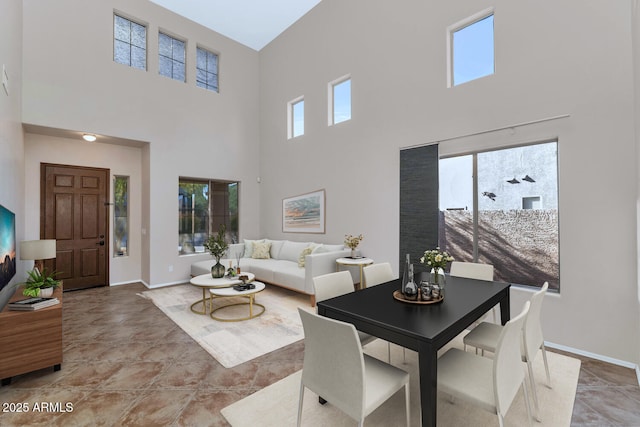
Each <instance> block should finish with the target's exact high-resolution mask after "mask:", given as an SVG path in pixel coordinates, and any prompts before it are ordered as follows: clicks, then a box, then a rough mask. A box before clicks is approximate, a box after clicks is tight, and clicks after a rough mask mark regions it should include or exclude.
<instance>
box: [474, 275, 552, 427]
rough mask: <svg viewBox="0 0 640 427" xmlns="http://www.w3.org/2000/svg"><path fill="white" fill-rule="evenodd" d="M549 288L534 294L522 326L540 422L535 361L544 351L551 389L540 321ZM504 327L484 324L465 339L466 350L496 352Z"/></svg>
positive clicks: (549, 378) (524, 357) (523, 358)
mask: <svg viewBox="0 0 640 427" xmlns="http://www.w3.org/2000/svg"><path fill="white" fill-rule="evenodd" d="M548 288H549V283H548V282H544V284H543V285H542V288H540V290H539V291H538V292H536V293H534V294H533V296H532V297H531V299H530V300H529V302H530V304H531V307H530V308H529V314H527V317H526V318H525V320H524V324H523V326H522V346H521V353H522V361H523V362H525V363H526V364H527V371H528V372H529V382H530V383H531V389H532V393H531V394H533V404H534V409H535V413H536V419H537V420H538V421H540V415H539V414H540V405H539V402H538V393H537V391H536V382H535V379H534V378H533V361H534V359H535V358H536V356H537V354H538V350H542V358H543V360H544V369H545V371H546V374H547V387H549V388H551V376H550V374H549V363H548V362H547V350H546V349H545V347H544V337H543V335H542V322H541V321H540V313H541V310H542V302H543V301H544V296H545V294H546V293H547V289H548ZM502 329H503V327H502V326H500V325H496V324H494V323H486V322H482V323H481V324H480V325H478V327H476V328H475V329H474V330H472V331H471V332H469V333H468V334H467V335H466V336H465V337H464V339H463V341H464V345H465V348H466V346H472V347H475V348H479V349H481V350H482V352H483V354H484V351H485V350H486V351H490V352H494V351H495V349H496V345H497V343H498V338H499V337H500V333H501V332H502Z"/></svg>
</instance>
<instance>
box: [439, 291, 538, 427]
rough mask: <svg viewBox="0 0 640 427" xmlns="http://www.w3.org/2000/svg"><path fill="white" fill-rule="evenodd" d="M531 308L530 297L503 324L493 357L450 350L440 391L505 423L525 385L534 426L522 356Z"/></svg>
mask: <svg viewBox="0 0 640 427" xmlns="http://www.w3.org/2000/svg"><path fill="white" fill-rule="evenodd" d="M528 311H529V301H527V302H526V303H525V305H524V308H523V310H522V312H520V314H518V315H517V316H516V317H514V318H513V319H511V320H510V321H509V322H507V324H505V325H504V327H502V329H501V331H500V336H499V337H498V341H497V343H496V348H495V355H494V358H493V359H489V358H487V357H482V356H479V355H476V354H473V353H467V352H466V351H463V350H460V349H457V348H452V349H449V350H447V352H446V353H445V354H443V355H442V357H441V358H439V359H438V391H443V392H444V393H447V394H448V395H450V396H451V397H452V400H455V398H460V399H463V400H466V401H467V402H469V403H471V404H474V405H477V406H479V407H481V408H483V409H485V410H487V411H489V412H492V413H494V414H496V415H497V416H498V423H499V425H500V427H503V426H504V416H505V414H506V413H507V411H508V410H509V407H510V406H511V404H512V403H513V400H514V398H515V397H516V394H517V393H518V391H519V390H520V387H522V389H523V393H524V399H525V404H526V407H527V418H528V422H529V426H530V427H531V406H530V404H529V395H528V392H527V387H528V386H527V375H526V373H525V367H524V365H523V364H522V360H521V357H520V343H521V341H522V338H521V337H522V325H523V323H524V320H525V316H526V315H527V312H528Z"/></svg>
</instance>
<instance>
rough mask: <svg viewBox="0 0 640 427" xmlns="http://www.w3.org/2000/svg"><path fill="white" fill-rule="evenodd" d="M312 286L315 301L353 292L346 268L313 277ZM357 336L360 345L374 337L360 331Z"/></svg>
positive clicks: (349, 274)
mask: <svg viewBox="0 0 640 427" xmlns="http://www.w3.org/2000/svg"><path fill="white" fill-rule="evenodd" d="M313 288H314V290H315V294H316V302H321V301H324V300H327V299H329V298H335V297H339V296H340V295H344V294H348V293H350V292H354V289H353V280H352V279H351V273H349V272H348V271H346V270H345V271H338V272H336V273H328V274H323V275H321V276H316V277H314V278H313ZM358 336H359V337H360V343H361V344H362V345H365V344H369V343H370V342H371V341H373V340H375V339H376V337H374V336H373V335H369V334H366V333H364V332H361V331H358Z"/></svg>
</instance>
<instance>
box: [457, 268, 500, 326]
mask: <svg viewBox="0 0 640 427" xmlns="http://www.w3.org/2000/svg"><path fill="white" fill-rule="evenodd" d="M449 275H450V276H454V277H466V278H468V279H478V280H487V281H493V265H491V264H483V263H479V262H462V261H453V262H451V269H450V270H449ZM492 312H493V323H498V316H497V313H498V307H497V306H495V307H493V309H492ZM477 323H479V321H478V322H477Z"/></svg>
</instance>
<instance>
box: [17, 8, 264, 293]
mask: <svg viewBox="0 0 640 427" xmlns="http://www.w3.org/2000/svg"><path fill="white" fill-rule="evenodd" d="M23 4H24V63H23V64H24V72H23V79H24V86H23V90H24V105H23V110H22V114H23V121H24V122H25V123H27V124H29V125H38V126H43V127H48V128H58V129H65V130H72V131H86V132H92V133H96V134H98V135H108V136H112V137H117V138H125V139H130V140H138V141H146V142H148V143H149V144H148V148H144V149H143V150H142V151H143V152H142V166H141V171H142V175H141V178H140V179H141V185H142V188H141V192H142V197H143V200H142V206H141V212H142V214H141V215H142V218H141V220H140V226H139V231H140V241H141V243H142V247H141V248H139V251H140V252H139V254H136V256H138V257H139V258H140V259H141V262H142V267H141V275H142V277H141V279H142V280H143V281H144V282H146V283H147V284H149V285H150V286H156V285H161V284H167V283H176V282H183V281H184V280H186V279H187V278H188V277H189V271H190V265H191V263H192V262H193V261H195V260H197V259H204V258H207V257H208V255H194V256H184V257H180V256H178V250H177V246H178V203H177V200H178V199H177V193H178V188H177V187H178V177H180V176H188V177H195V178H212V179H224V180H234V181H240V210H241V221H240V233H241V235H242V236H247V237H254V236H257V235H258V234H259V220H258V218H259V215H260V204H259V193H258V184H257V182H256V178H257V176H258V174H259V170H258V166H259V163H258V155H257V153H258V152H259V148H258V140H259V133H258V129H259V128H258V53H257V52H255V51H254V50H251V49H249V48H247V47H244V46H242V45H240V44H238V43H236V42H233V41H231V40H229V39H227V38H225V37H222V36H220V35H219V34H217V33H214V32H213V31H210V30H207V29H205V28H204V27H202V26H199V25H196V24H194V23H193V22H192V21H189V20H186V19H184V18H181V17H179V16H177V15H175V14H173V13H171V12H169V11H167V10H166V9H163V8H161V7H159V6H157V5H155V4H154V3H151V2H148V1H145V0H112V1H103V0H99V1H98V0H92V1H80V0H60V1H55V2H42V1H38V0H25V1H24V2H23ZM114 9H115V10H118V11H120V12H122V13H125V14H126V15H128V16H130V17H132V18H137V19H138V20H141V21H143V22H145V23H147V25H148V43H147V46H148V53H147V63H148V71H141V70H137V69H133V68H130V67H127V66H124V65H121V64H117V63H115V62H113V12H114ZM159 29H162V30H163V31H169V32H171V33H172V34H175V35H176V36H179V37H181V38H183V39H186V40H187V69H188V73H187V83H182V82H177V81H175V80H171V79H168V78H165V77H162V76H159V75H158V62H157V53H158V48H157V44H158V30H159ZM196 43H198V44H201V45H203V46H205V47H207V48H209V49H212V50H215V51H217V52H219V54H220V93H215V92H211V91H207V90H204V89H201V88H198V87H196V86H195V65H194V62H195V51H196ZM41 142H42V141H39V142H38V145H42V144H41ZM67 143H68V144H66V143H65V144H64V146H65V149H64V151H61V152H60V156H61V157H62V158H61V159H60V162H61V163H67V161H65V155H68V159H69V163H70V162H71V160H75V159H74V156H73V155H72V153H71V152H70V151H67V148H70V147H71V146H73V145H72V144H71V142H70V141H67ZM45 145H46V144H45ZM30 154H32V153H30ZM28 161H29V163H30V164H33V163H35V162H36V161H39V159H35V158H34V159H29V160H28ZM87 161H89V159H87ZM109 163H110V164H111V168H112V171H115V165H114V162H109ZM38 197H39V194H38V193H27V202H26V203H27V205H28V206H33V205H35V204H36V199H37V198H38ZM38 226H39V223H38V221H36V219H35V218H30V220H29V222H28V223H27V227H29V228H30V229H38ZM132 238H133V236H132ZM115 267H116V265H115V264H114V265H113V266H112V275H117V276H118V278H119V279H115V278H114V276H112V278H111V279H112V280H118V281H119V280H120V278H125V277H126V278H128V277H129V276H130V274H129V272H128V270H127V271H122V272H121V271H113V270H117V269H116V268H115ZM171 269H172V270H173V271H170V270H171Z"/></svg>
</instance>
